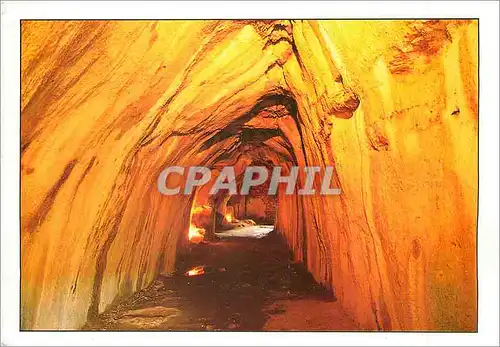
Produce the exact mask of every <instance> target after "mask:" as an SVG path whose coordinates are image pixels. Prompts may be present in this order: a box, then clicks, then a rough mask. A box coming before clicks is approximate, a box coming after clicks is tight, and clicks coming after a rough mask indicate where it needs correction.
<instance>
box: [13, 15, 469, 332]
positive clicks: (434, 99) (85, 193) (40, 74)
mask: <svg viewBox="0 0 500 347" xmlns="http://www.w3.org/2000/svg"><path fill="white" fill-rule="evenodd" d="M477 30H478V27H477V22H474V21H334V20H332V21H302V20H300V21H257V22H255V21H186V22H184V21H181V22H179V21H173V22H168V21H159V22H151V21H108V22H97V21H94V22H82V21H79V22H65V21H56V22H50V21H47V22H44V21H37V22H30V21H24V22H23V23H22V66H21V70H22V71H21V77H22V90H21V93H22V100H21V107H22V112H21V150H22V157H21V263H22V264H21V276H22V281H21V290H22V295H21V306H22V307H21V314H22V328H23V329H75V328H79V327H81V326H82V325H83V324H84V323H85V321H86V320H87V319H92V318H93V317H95V315H97V314H98V313H99V312H102V311H103V310H104V309H105V308H106V307H108V306H109V305H110V304H112V303H114V302H118V301H119V300H121V299H122V298H124V297H127V296H129V295H131V294H132V293H133V292H135V291H137V290H140V289H141V288H144V287H145V286H147V285H148V284H149V283H150V282H151V281H152V279H153V278H154V277H155V276H156V275H157V274H158V273H160V272H169V271H172V270H173V266H174V262H175V256H176V252H177V248H178V246H179V245H180V246H182V244H183V240H186V238H187V232H188V228H189V219H190V208H191V205H192V202H193V196H184V195H177V196H164V195H161V194H160V193H159V192H158V190H157V179H158V175H159V174H160V172H161V171H162V170H163V168H164V167H166V166H171V165H177V166H191V165H206V166H214V165H217V164H220V163H222V162H224V161H225V160H228V161H236V162H238V160H240V158H241V157H243V158H244V160H243V162H244V163H246V164H249V163H255V162H258V161H259V160H263V158H268V160H269V162H270V163H272V164H273V165H281V166H282V167H284V168H285V169H287V168H289V167H290V166H291V165H298V166H304V165H309V166H312V165H318V166H321V167H324V166H326V165H334V166H335V168H336V170H337V172H336V176H335V181H336V183H337V185H338V186H339V187H340V188H341V189H342V194H341V195H338V196H328V197H325V196H320V195H316V196H297V195H292V196H285V195H284V194H283V191H279V195H278V213H277V220H276V227H277V229H278V230H279V232H281V233H282V234H283V235H284V236H285V237H286V239H287V240H288V242H289V244H290V247H291V248H292V250H293V252H294V256H295V257H296V259H297V260H301V261H304V263H305V264H306V266H307V267H308V269H309V270H310V271H311V273H312V274H313V275H314V277H315V278H316V279H317V280H318V281H320V282H321V283H323V284H324V285H325V286H328V287H330V288H331V289H332V290H333V291H334V293H335V295H336V297H337V298H338V300H339V302H340V303H341V305H342V306H343V308H344V309H345V310H346V311H347V312H348V313H350V314H351V315H352V316H353V317H354V318H355V319H356V320H357V321H358V322H359V323H360V324H361V325H362V326H364V327H367V328H369V329H384V330H401V329H404V330H409V329H418V330H426V329H440V330H468V331H470V330H475V329H476V327H477V322H476V311H477V308H476V296H477V293H476V217H477V193H478V191H477V189H478V187H477V128H478V119H477V117H478V111H477V103H478V97H477V96H478V91H477V88H478V81H477V79H478V71H477V63H478V61H477V60H478V51H477V44H478V42H477ZM303 179H304V177H303V175H301V176H300V181H301V182H303Z"/></svg>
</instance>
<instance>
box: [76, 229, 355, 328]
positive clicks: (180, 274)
mask: <svg viewBox="0 0 500 347" xmlns="http://www.w3.org/2000/svg"><path fill="white" fill-rule="evenodd" d="M242 229H245V230H243V232H244V233H245V235H247V236H252V235H251V234H252V233H250V232H249V230H248V229H249V228H248V227H247V228H242ZM259 229H260V230H259ZM262 230H264V231H262ZM270 230H272V229H271V228H269V227H263V226H256V227H255V232H254V236H255V237H231V235H230V234H229V235H228V234H227V233H226V234H223V235H221V236H224V237H223V238H219V239H218V240H217V241H215V242H211V243H201V244H197V245H191V246H190V249H189V250H188V252H186V253H184V254H181V255H179V259H178V262H177V271H176V273H175V274H173V275H172V276H160V277H159V278H158V279H157V280H156V281H154V282H153V284H152V285H151V286H149V287H148V288H146V289H144V290H142V291H140V292H138V293H136V294H135V295H134V296H132V297H131V298H129V299H128V300H126V301H124V302H122V303H121V304H120V305H118V306H116V307H114V308H111V309H108V310H107V311H105V312H104V313H103V314H101V315H100V316H99V317H98V320H97V321H94V322H90V323H88V324H87V325H86V326H85V327H84V329H86V330H162V331H164V330H165V331H193V330H194V331H269V330H271V331H280V330H298V331H301V330H325V331H338V330H358V329H359V327H358V326H357V325H356V323H355V322H354V321H353V320H352V319H351V318H350V317H348V316H347V315H345V314H343V313H342V311H341V309H340V307H339V305H338V303H337V302H336V301H335V298H334V297H333V295H332V294H331V293H329V292H328V291H326V290H325V289H323V288H322V287H321V286H319V285H318V284H317V283H316V282H315V281H314V279H313V278H312V276H311V275H310V274H309V273H308V272H307V271H306V270H305V269H304V268H303V266H302V265H301V264H297V263H294V262H292V261H291V260H290V259H291V254H290V252H289V250H288V248H287V247H286V245H285V243H284V241H283V240H282V238H281V237H280V236H279V235H278V234H277V233H275V232H271V233H269V234H267V233H268V232H269V231H270ZM232 234H233V235H235V234H237V231H232ZM266 234H267V235H266ZM198 266H203V267H202V268H198V269H199V271H203V272H204V273H203V274H200V275H194V276H188V275H187V272H188V271H189V270H190V269H193V268H196V267H198ZM201 269H203V270H201ZM194 272H196V269H195V271H191V272H190V273H194Z"/></svg>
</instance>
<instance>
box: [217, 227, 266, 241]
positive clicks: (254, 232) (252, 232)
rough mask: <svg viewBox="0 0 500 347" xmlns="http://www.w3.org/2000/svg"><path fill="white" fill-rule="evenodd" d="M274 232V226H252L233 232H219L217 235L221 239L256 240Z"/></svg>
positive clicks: (232, 230)
mask: <svg viewBox="0 0 500 347" xmlns="http://www.w3.org/2000/svg"><path fill="white" fill-rule="evenodd" d="M273 230H274V226H273V225H252V226H248V227H242V228H235V229H231V230H225V231H222V232H217V233H216V235H217V236H218V237H220V238H228V237H250V238H254V239H261V238H263V237H264V236H266V235H267V234H269V233H270V232H271V231H273Z"/></svg>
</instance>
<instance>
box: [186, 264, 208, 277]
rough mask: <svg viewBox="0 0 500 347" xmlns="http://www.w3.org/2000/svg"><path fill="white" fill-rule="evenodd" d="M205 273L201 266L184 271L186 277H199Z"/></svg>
mask: <svg viewBox="0 0 500 347" xmlns="http://www.w3.org/2000/svg"><path fill="white" fill-rule="evenodd" d="M204 273H205V268H204V267H203V266H196V267H194V268H192V269H191V270H188V271H186V276H200V275H203V274H204Z"/></svg>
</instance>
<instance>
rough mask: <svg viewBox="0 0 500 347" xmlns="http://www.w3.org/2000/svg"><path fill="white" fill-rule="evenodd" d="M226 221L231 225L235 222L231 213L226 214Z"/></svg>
mask: <svg viewBox="0 0 500 347" xmlns="http://www.w3.org/2000/svg"><path fill="white" fill-rule="evenodd" d="M226 220H227V221H228V222H229V223H231V222H232V221H233V217H232V216H231V213H226Z"/></svg>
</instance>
